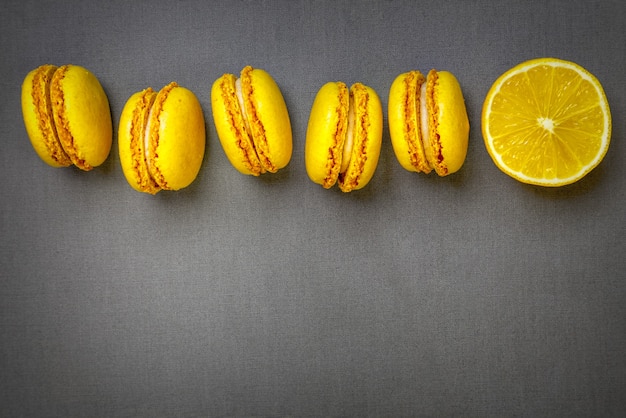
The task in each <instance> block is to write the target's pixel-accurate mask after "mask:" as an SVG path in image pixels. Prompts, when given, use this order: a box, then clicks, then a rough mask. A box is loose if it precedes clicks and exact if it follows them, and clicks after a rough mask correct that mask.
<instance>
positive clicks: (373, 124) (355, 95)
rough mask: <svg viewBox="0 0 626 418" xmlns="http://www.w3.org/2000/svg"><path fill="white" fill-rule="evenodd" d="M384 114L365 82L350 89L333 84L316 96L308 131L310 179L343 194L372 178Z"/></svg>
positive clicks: (341, 83)
mask: <svg viewBox="0 0 626 418" xmlns="http://www.w3.org/2000/svg"><path fill="white" fill-rule="evenodd" d="M382 132H383V113H382V106H381V103H380V99H379V97H378V95H377V94H376V92H375V91H374V90H373V89H372V88H371V87H368V86H365V85H363V84H361V83H355V84H353V85H352V87H350V89H348V86H347V85H346V84H345V83H343V82H340V81H339V82H329V83H326V84H324V85H323V86H322V87H321V88H320V90H319V91H318V93H317V95H316V97H315V100H314V102H313V106H312V108H311V114H310V116H309V123H308V127H307V132H306V144H305V151H304V153H305V155H304V159H305V165H306V171H307V174H308V176H309V178H310V179H311V180H312V181H313V182H314V183H317V184H320V185H322V186H323V187H324V188H326V189H329V188H331V187H332V186H333V185H334V184H335V183H338V184H339V188H340V189H341V190H342V191H344V192H350V191H352V190H358V189H361V188H363V187H365V186H366V185H367V184H368V183H369V181H370V180H371V179H372V176H373V175H374V172H375V171H376V166H377V165H378V158H379V156H380V148H381V144H382Z"/></svg>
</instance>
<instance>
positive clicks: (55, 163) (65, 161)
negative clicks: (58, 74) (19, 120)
mask: <svg viewBox="0 0 626 418" xmlns="http://www.w3.org/2000/svg"><path fill="white" fill-rule="evenodd" d="M56 70H57V67H56V66H54V65H49V64H46V65H42V66H40V67H39V68H36V69H34V70H32V71H31V72H29V73H28V74H27V75H26V77H25V79H24V82H23V84H22V115H23V117H24V126H25V127H26V132H27V134H28V137H29V139H30V142H31V144H32V145H33V148H34V149H35V152H37V155H39V157H40V158H41V159H42V160H43V161H44V162H45V163H46V164H48V165H50V166H52V167H67V166H69V165H71V164H72V162H71V160H70V158H69V157H68V156H67V154H66V153H65V151H64V150H63V146H62V145H61V143H60V142H59V138H58V136H57V132H56V127H55V125H54V115H53V113H52V104H51V102H50V82H51V80H52V75H53V74H54V72H55V71H56Z"/></svg>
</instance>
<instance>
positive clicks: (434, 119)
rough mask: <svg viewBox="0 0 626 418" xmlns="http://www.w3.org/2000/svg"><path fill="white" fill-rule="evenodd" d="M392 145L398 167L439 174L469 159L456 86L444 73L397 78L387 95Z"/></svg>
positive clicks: (462, 105) (463, 113) (465, 123)
mask: <svg viewBox="0 0 626 418" xmlns="http://www.w3.org/2000/svg"><path fill="white" fill-rule="evenodd" d="M388 123H389V133H390V136H391V143H392V146H393V149H394V152H395V155H396V158H397V159H398V162H399V163H400V165H402V167H404V168H405V169H406V170H408V171H416V172H418V173H419V172H423V173H430V172H431V171H432V170H435V172H436V173H437V174H438V175H440V176H446V175H448V174H452V173H454V172H456V171H458V170H459V169H460V168H461V167H462V166H463V163H464V161H465V157H466V155H467V144H468V139H469V120H468V117H467V110H466V108H465V101H464V99H463V93H462V92H461V87H460V85H459V82H458V81H457V79H456V78H455V77H454V75H453V74H452V73H450V72H447V71H436V70H434V69H433V70H431V71H430V72H429V73H428V76H427V77H424V76H423V75H422V73H420V72H419V71H409V72H407V73H403V74H400V75H399V76H398V77H396V79H395V80H394V82H393V84H392V85H391V89H390V91H389V100H388Z"/></svg>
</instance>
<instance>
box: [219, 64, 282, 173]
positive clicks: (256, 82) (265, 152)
mask: <svg viewBox="0 0 626 418" xmlns="http://www.w3.org/2000/svg"><path fill="white" fill-rule="evenodd" d="M211 106H212V110H213V119H214V121H215V128H216V130H217V135H218V137H219V139H220V142H221V144H222V148H223V149H224V153H225V154H226V156H227V157H228V160H229V161H230V162H231V164H232V165H233V166H234V167H235V168H236V169H237V170H238V171H239V172H241V173H243V174H250V175H253V176H258V175H260V174H262V173H266V172H270V173H275V172H277V171H278V170H280V169H281V168H284V167H285V166H287V164H289V161H290V160H291V153H292V150H293V143H292V132H291V122H290V120H289V113H288V111H287V105H286V104H285V100H284V98H283V95H282V93H281V91H280V88H279V87H278V85H277V84H276V82H275V81H274V79H273V78H272V77H271V76H270V75H269V74H268V73H267V72H266V71H264V70H262V69H259V68H253V67H251V66H246V67H245V68H244V69H243V70H241V74H240V76H239V78H237V77H236V76H235V75H233V74H224V75H222V76H221V77H220V78H218V79H217V80H216V81H215V82H214V83H213V87H212V88H211Z"/></svg>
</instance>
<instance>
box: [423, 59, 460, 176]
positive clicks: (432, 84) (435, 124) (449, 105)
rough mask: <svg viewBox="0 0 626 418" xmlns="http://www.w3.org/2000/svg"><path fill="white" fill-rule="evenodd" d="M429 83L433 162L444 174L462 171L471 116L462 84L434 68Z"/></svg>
mask: <svg viewBox="0 0 626 418" xmlns="http://www.w3.org/2000/svg"><path fill="white" fill-rule="evenodd" d="M427 83H428V85H427V87H426V94H427V106H428V112H429V115H430V117H431V120H430V121H429V131H430V133H429V136H430V144H431V146H432V154H431V155H428V154H427V155H428V157H429V162H430V164H431V165H432V166H433V168H434V169H435V171H436V172H437V174H439V175H440V176H445V175H448V174H451V173H454V172H456V171H458V170H459V169H460V168H461V166H462V165H463V162H464V161H465V157H466V155H467V144H468V138H469V120H468V117H467V110H466V108H465V101H464V99H463V93H462V91H461V86H460V85H459V82H458V80H457V79H456V77H455V76H454V75H453V74H452V73H450V72H448V71H438V72H437V71H435V70H431V71H430V72H429V74H428V80H427Z"/></svg>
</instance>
